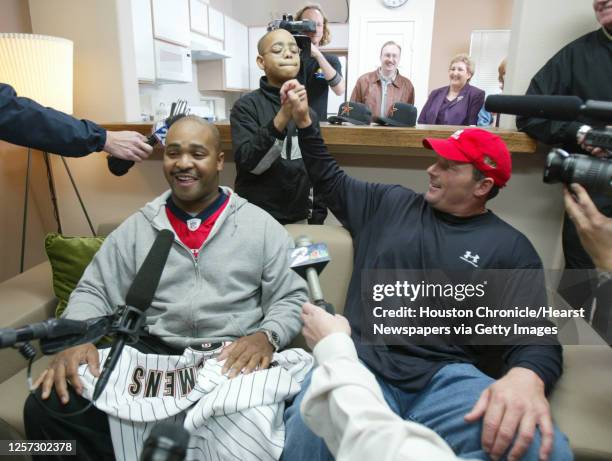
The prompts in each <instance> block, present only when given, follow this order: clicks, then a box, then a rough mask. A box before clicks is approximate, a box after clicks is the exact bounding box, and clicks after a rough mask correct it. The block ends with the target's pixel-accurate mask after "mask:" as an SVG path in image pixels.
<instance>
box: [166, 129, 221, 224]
mask: <svg viewBox="0 0 612 461" xmlns="http://www.w3.org/2000/svg"><path fill="white" fill-rule="evenodd" d="M163 168H164V176H165V177H166V181H168V184H169V185H170V189H171V190H172V200H174V203H175V204H176V205H177V206H178V207H179V208H181V209H182V210H183V211H185V212H187V213H199V212H201V211H202V210H204V209H205V208H206V207H207V206H208V205H210V204H211V203H212V202H213V201H214V200H215V199H216V198H217V196H218V194H219V190H218V189H219V171H221V170H222V169H223V152H220V149H219V139H218V132H217V131H216V128H214V127H211V126H210V125H208V124H207V123H206V122H204V121H198V120H193V119H190V118H188V117H186V118H184V119H180V120H179V121H177V122H175V123H174V124H173V125H172V126H171V127H170V130H168V135H167V136H166V148H165V150H164V166H163Z"/></svg>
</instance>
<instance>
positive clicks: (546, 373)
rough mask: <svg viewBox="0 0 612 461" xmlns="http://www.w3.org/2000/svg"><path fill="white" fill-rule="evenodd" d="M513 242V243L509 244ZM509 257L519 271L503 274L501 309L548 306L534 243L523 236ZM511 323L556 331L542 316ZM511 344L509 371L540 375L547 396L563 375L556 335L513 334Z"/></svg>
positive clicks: (507, 355) (534, 309)
mask: <svg viewBox="0 0 612 461" xmlns="http://www.w3.org/2000/svg"><path fill="white" fill-rule="evenodd" d="M508 243H510V242H508ZM509 252H510V254H512V255H514V256H513V257H514V258H515V263H514V264H515V267H516V269H512V270H504V271H502V272H501V273H500V275H501V276H500V277H499V278H500V279H503V280H500V281H501V282H502V283H503V287H504V288H503V289H502V290H500V292H502V294H501V297H500V298H499V299H500V300H499V301H498V304H499V307H500V308H502V309H508V308H509V307H512V306H519V307H527V308H529V309H530V310H531V311H532V312H534V313H535V314H538V315H539V314H540V313H539V312H538V310H539V308H540V306H549V302H548V297H547V294H546V278H545V275H544V270H543V266H542V260H541V259H540V257H539V256H538V254H537V252H536V251H535V248H534V247H533V245H532V244H531V242H530V241H529V240H528V239H527V238H526V237H525V236H523V235H521V236H520V237H518V238H517V239H515V241H514V244H513V245H512V247H511V249H509ZM508 322H509V323H508V324H509V325H511V324H517V325H519V326H525V327H531V328H533V327H536V328H540V329H542V330H543V329H544V328H549V329H552V328H554V324H553V323H552V322H551V321H550V320H548V318H543V317H541V316H534V317H527V318H513V319H508ZM508 342H509V343H510V345H508V346H507V348H506V350H505V353H504V362H505V364H506V367H507V369H508V370H509V369H511V368H514V367H522V368H527V369H529V370H531V371H533V372H534V373H535V374H537V375H538V376H539V377H540V379H541V380H542V381H543V383H544V389H545V393H546V394H548V393H549V392H550V391H551V390H552V389H553V387H554V385H555V383H556V382H557V380H558V379H559V377H560V376H561V373H562V372H563V350H562V348H561V345H560V344H559V340H558V338H557V335H556V334H548V335H544V336H535V335H531V334H529V335H527V334H521V335H516V334H514V333H513V334H511V335H510V337H509V338H508Z"/></svg>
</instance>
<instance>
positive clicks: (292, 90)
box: [280, 79, 312, 128]
mask: <svg viewBox="0 0 612 461" xmlns="http://www.w3.org/2000/svg"><path fill="white" fill-rule="evenodd" d="M280 100H281V105H282V106H290V107H291V116H292V118H293V120H294V121H295V124H296V125H297V127H298V128H305V127H307V126H309V125H310V124H312V120H311V119H310V112H309V111H310V109H309V108H308V97H307V96H306V87H305V86H304V85H302V84H301V83H300V82H298V81H297V80H296V79H292V80H288V81H286V82H285V83H284V84H283V86H282V87H281V89H280Z"/></svg>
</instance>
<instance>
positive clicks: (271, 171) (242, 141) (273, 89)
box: [230, 29, 327, 224]
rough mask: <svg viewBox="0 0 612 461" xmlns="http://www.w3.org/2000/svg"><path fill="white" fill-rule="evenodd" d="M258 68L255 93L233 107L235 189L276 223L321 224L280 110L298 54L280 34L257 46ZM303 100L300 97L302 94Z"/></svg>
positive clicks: (321, 212) (287, 115)
mask: <svg viewBox="0 0 612 461" xmlns="http://www.w3.org/2000/svg"><path fill="white" fill-rule="evenodd" d="M257 50H258V53H259V55H258V56H257V65H258V66H259V67H260V68H261V69H262V70H263V71H264V72H265V74H266V75H265V76H264V77H262V78H261V80H260V84H259V85H260V87H259V89H258V90H255V91H252V92H251V93H249V94H247V95H245V96H244V97H242V98H240V99H239V100H238V102H236V104H235V105H234V107H233V108H232V113H231V116H230V121H231V125H232V142H233V149H234V159H235V162H236V170H237V175H236V183H235V190H236V192H237V193H238V194H239V195H241V196H242V197H244V198H246V199H247V200H248V201H249V202H251V203H253V204H255V205H257V206H259V207H261V208H263V209H264V210H266V211H267V212H268V213H270V214H271V215H272V216H273V217H274V218H275V219H276V220H278V221H279V222H280V223H281V224H289V223H295V222H305V221H306V220H308V221H309V223H310V224H322V223H323V221H324V220H325V216H326V215H327V210H326V209H325V208H324V207H322V206H320V205H319V206H316V207H315V209H314V210H313V191H312V187H311V185H310V180H309V178H308V174H307V172H306V169H305V167H304V162H303V161H302V154H301V152H300V148H299V145H298V142H297V131H296V128H295V123H294V122H293V121H292V120H291V111H290V110H288V106H287V105H285V106H284V107H283V108H281V103H280V96H279V90H280V87H281V86H282V85H283V83H285V82H286V81H287V80H290V79H292V78H295V76H296V75H297V74H298V72H299V70H300V50H299V48H298V46H297V43H296V41H295V38H293V36H292V35H291V34H290V33H289V32H287V31H286V30H283V29H278V30H273V31H271V32H268V33H267V34H266V35H264V36H263V37H262V38H261V39H260V40H259V42H258V44H257ZM304 97H305V94H304Z"/></svg>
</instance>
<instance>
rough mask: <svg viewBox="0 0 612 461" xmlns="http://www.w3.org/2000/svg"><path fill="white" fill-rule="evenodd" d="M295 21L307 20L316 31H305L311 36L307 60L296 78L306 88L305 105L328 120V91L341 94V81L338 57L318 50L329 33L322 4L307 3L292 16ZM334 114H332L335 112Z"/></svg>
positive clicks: (327, 40)
mask: <svg viewBox="0 0 612 461" xmlns="http://www.w3.org/2000/svg"><path fill="white" fill-rule="evenodd" d="M295 20H296V21H302V20H310V21H312V22H314V23H315V26H316V30H315V32H308V33H306V35H308V36H309V37H310V42H311V43H310V57H308V58H306V59H304V60H303V62H302V66H303V69H302V70H301V71H300V74H299V78H300V80H301V81H302V80H303V81H302V83H303V84H304V86H305V87H306V93H307V95H308V103H309V104H310V107H312V109H313V110H314V111H315V112H316V113H317V115H318V116H319V119H320V120H326V119H327V96H328V94H329V88H331V89H332V91H333V92H334V93H335V94H337V95H338V96H340V95H343V94H344V87H345V84H344V79H343V78H342V67H341V65H340V61H339V60H338V57H337V56H336V55H333V54H329V53H322V52H321V50H319V47H321V46H325V45H327V44H329V42H330V41H331V33H330V31H329V24H328V20H327V17H326V16H325V14H324V13H323V10H322V9H321V5H318V4H316V3H309V4H307V5H305V6H304V7H303V8H301V9H300V10H299V11H298V12H297V13H296V14H295ZM334 112H335V111H334Z"/></svg>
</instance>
